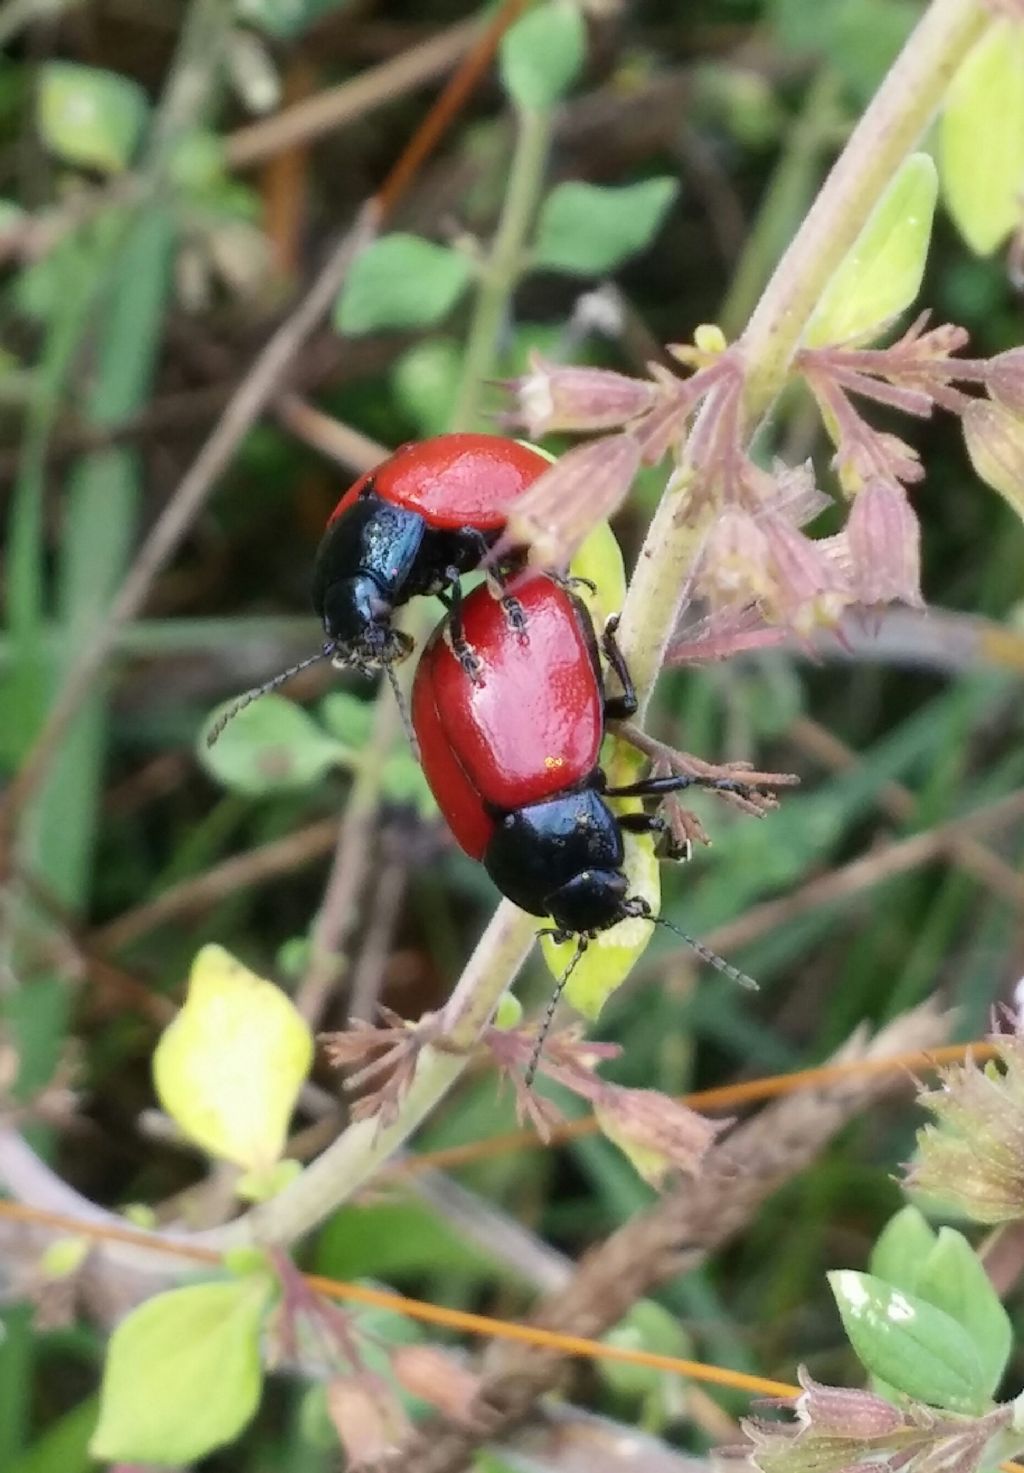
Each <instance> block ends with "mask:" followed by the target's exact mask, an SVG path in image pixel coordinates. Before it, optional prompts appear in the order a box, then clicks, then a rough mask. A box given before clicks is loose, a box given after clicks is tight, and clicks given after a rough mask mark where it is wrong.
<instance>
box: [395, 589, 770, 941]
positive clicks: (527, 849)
mask: <svg viewBox="0 0 1024 1473" xmlns="http://www.w3.org/2000/svg"><path fill="white" fill-rule="evenodd" d="M513 603H514V604H515V605H516V606H517V607H516V609H515V612H514V614H511V613H510V610H509V607H508V606H509V604H513ZM461 613H462V638H463V640H464V642H465V645H466V646H468V650H469V651H470V653H471V656H472V658H471V660H469V661H467V659H466V658H465V651H464V650H461V649H458V648H456V647H454V645H453V641H452V638H451V625H450V618H447V619H445V620H443V621H442V623H441V624H440V625H439V627H438V628H437V629H436V630H435V631H434V633H433V635H432V636H431V638H430V641H429V642H428V644H427V646H426V648H425V649H424V651H423V655H422V658H421V659H420V663H419V666H418V668H417V671H416V676H415V680H414V682H413V690H412V721H413V727H414V729H415V732H416V736H417V739H418V741H419V746H420V754H421V760H422V763H423V770H424V772H425V773H426V777H427V782H428V783H429V784H430V787H431V790H432V792H433V794H434V797H435V798H436V800H437V803H438V806H439V808H440V809H441V812H442V813H443V814H444V816H445V818H446V819H447V821H448V824H449V826H450V827H451V830H452V833H453V834H454V835H455V838H456V839H457V840H458V842H459V844H460V845H461V846H462V848H463V849H464V850H465V851H466V853H467V854H469V855H471V856H472V857H473V858H474V859H478V860H481V861H482V863H483V864H484V866H485V868H486V869H487V872H488V873H489V874H490V876H491V878H492V879H493V881H494V883H495V884H496V885H497V887H498V889H499V890H501V891H502V893H503V894H504V895H507V896H508V898H509V899H510V900H512V901H513V902H514V903H515V904H516V905H518V906H519V907H520V908H521V909H522V910H525V911H528V912H529V913H530V914H531V915H536V916H548V915H549V916H550V917H551V918H552V920H553V921H554V927H555V931H554V934H555V935H556V937H557V938H558V939H560V940H566V939H568V938H569V937H570V936H576V937H578V938H580V940H581V942H582V943H584V944H585V942H586V940H587V939H588V938H592V937H593V936H594V935H596V933H597V932H599V931H603V930H606V929H607V928H608V927H609V926H614V925H615V924H616V923H617V922H618V921H622V920H625V919H626V918H627V917H630V916H648V917H651V919H652V920H653V919H654V917H653V916H651V911H650V907H649V906H648V904H647V902H646V901H645V900H643V899H641V898H640V897H638V896H630V895H629V894H628V893H627V891H628V881H627V879H626V875H625V873H624V871H623V868H622V866H623V860H624V857H625V856H624V849H623V842H622V834H623V831H629V832H633V833H654V832H664V831H665V823H664V821H663V820H662V819H661V818H659V817H658V816H657V815H655V814H649V813H629V814H616V813H613V812H612V810H611V808H610V807H609V806H608V804H607V803H606V802H605V799H606V798H615V797H618V798H627V797H639V798H646V797H658V796H661V795H663V794H665V793H669V792H676V791H678V790H680V789H682V788H686V787H690V786H692V785H695V784H696V785H700V786H705V787H714V788H719V789H726V790H728V791H733V792H738V793H742V794H745V795H749V793H750V789H749V787H747V786H746V785H744V784H743V783H740V782H737V781H734V780H733V779H728V778H708V779H705V778H700V777H690V776H671V777H649V778H644V779H642V780H641V781H639V782H636V783H631V784H629V785H628V786H625V787H618V788H612V787H609V786H608V785H607V781H606V778H605V775H604V773H603V772H602V770H601V767H600V765H599V755H600V749H601V742H602V739H603V737H604V729H605V722H606V720H607V719H609V718H611V719H619V718H623V717H626V716H629V715H632V713H633V712H634V711H635V710H636V694H635V692H634V690H633V686H632V683H631V681H630V678H629V672H628V670H627V668H626V665H625V661H624V660H623V658H622V655H621V653H620V651H619V649H618V646H617V645H616V643H615V622H614V621H610V622H609V625H608V627H607V629H606V630H605V633H604V638H603V646H604V651H605V654H606V656H607V658H608V662H609V664H610V666H611V668H612V669H613V670H614V671H615V674H616V676H617V678H618V679H619V681H620V682H621V684H622V693H621V695H615V696H609V695H607V694H606V692H605V689H604V679H603V674H602V670H601V662H600V659H599V655H598V646H597V639H596V636H595V633H594V626H593V624H592V622H591V619H590V615H589V614H588V612H587V610H586V608H585V606H584V605H583V604H582V603H581V601H580V600H579V599H578V598H577V597H576V596H575V595H574V594H573V593H572V592H571V590H570V589H569V588H568V587H566V586H565V585H564V584H562V583H559V582H556V581H554V580H552V579H550V578H547V577H543V576H537V577H534V578H532V579H531V580H530V581H529V582H527V583H526V584H524V585H523V586H522V588H521V589H519V590H517V593H516V598H515V599H514V600H509V599H506V600H498V599H495V598H493V597H492V596H491V594H490V592H489V590H488V589H487V588H485V587H480V588H477V589H475V590H474V591H473V592H472V593H471V594H469V596H468V597H467V598H466V599H465V600H464V601H463V604H462V611H461ZM687 939H689V938H687ZM698 949H699V950H701V953H702V955H703V954H707V953H706V952H705V951H704V949H703V948H699V947H698ZM716 960H717V959H716Z"/></svg>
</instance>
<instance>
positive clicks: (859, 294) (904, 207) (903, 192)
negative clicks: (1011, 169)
mask: <svg viewBox="0 0 1024 1473" xmlns="http://www.w3.org/2000/svg"><path fill="white" fill-rule="evenodd" d="M937 192H938V176H937V174H936V172H935V165H934V163H933V162H932V160H931V158H930V157H929V156H928V154H926V153H915V154H911V156H910V158H908V159H906V160H905V161H904V163H903V165H902V167H901V168H900V170H899V171H898V173H897V174H896V177H895V178H894V179H893V181H892V183H891V184H890V185H889V187H888V189H887V190H886V191H885V193H884V194H883V195H882V198H881V199H880V200H879V201H878V204H877V205H876V206H875V208H874V209H873V210H872V211H871V214H870V215H869V216H868V219H867V222H866V224H865V225H864V228H863V229H862V230H861V232H860V234H859V235H858V237H857V239H856V240H855V241H854V243H853V245H852V247H851V248H850V250H849V252H848V253H847V255H846V256H845V257H844V259H843V261H842V263H841V264H840V266H839V268H838V270H837V271H836V273H835V275H834V276H833V277H832V279H831V281H830V282H829V284H828V286H827V287H826V288H825V291H824V293H823V294H822V298H821V301H820V302H819V303H818V307H817V310H816V311H815V313H814V316H813V317H812V318H811V321H810V325H809V326H808V329H807V333H806V335H805V337H804V343H805V345H806V346H807V347H809V348H816V347H821V346H822V345H823V344H826V343H849V342H865V341H867V340H868V339H870V338H873V337H877V336H878V335H879V333H880V332H881V331H882V330H883V328H884V327H885V325H886V324H887V323H888V322H891V321H892V319H893V318H894V317H896V316H898V315H899V313H900V312H902V311H903V310H904V308H906V307H909V306H910V304H911V302H913V300H914V298H915V297H916V296H917V294H918V292H919V291H920V289H921V277H922V276H923V275H924V267H925V262H926V260H927V259H928V244H929V241H930V240H931V233H932V218H933V216H934V214H935V197H936V194H937Z"/></svg>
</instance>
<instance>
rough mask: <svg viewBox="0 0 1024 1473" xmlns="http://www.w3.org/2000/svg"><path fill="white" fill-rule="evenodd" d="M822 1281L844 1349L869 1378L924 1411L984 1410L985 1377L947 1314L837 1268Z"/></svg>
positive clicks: (967, 1340)
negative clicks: (844, 1335) (926, 1408)
mask: <svg viewBox="0 0 1024 1473" xmlns="http://www.w3.org/2000/svg"><path fill="white" fill-rule="evenodd" d="M828 1280H829V1284H830V1285H831V1288H832V1293H833V1294H834V1295H835V1299H836V1303H837V1305H838V1306H839V1313H840V1314H841V1315H842V1319H843V1326H844V1328H845V1330H846V1333H847V1335H848V1337H849V1340H850V1344H851V1345H852V1346H853V1349H854V1351H855V1352H856V1355H857V1358H858V1359H859V1360H860V1362H861V1364H862V1365H863V1366H864V1367H865V1369H866V1370H868V1371H870V1372H871V1374H872V1375H874V1376H877V1377H879V1378H880V1379H881V1380H882V1381H885V1382H886V1383H887V1384H888V1385H889V1386H893V1387H895V1388H896V1390H897V1391H902V1392H904V1393H905V1395H907V1396H912V1397H913V1398H914V1399H915V1400H916V1401H923V1402H925V1403H926V1404H927V1405H929V1406H935V1407H942V1408H944V1409H945V1410H947V1411H951V1412H970V1413H979V1412H982V1411H983V1410H985V1408H986V1407H987V1405H988V1392H987V1384H986V1376H985V1373H984V1371H983V1369H982V1365H981V1361H980V1359H979V1357H978V1353H977V1350H976V1349H975V1347H974V1344H973V1341H972V1340H971V1337H970V1336H969V1335H968V1334H967V1332H966V1331H965V1330H964V1329H963V1328H962V1326H960V1325H958V1324H957V1322H956V1320H954V1319H953V1318H952V1317H951V1316H950V1315H948V1314H946V1313H945V1312H944V1311H943V1310H941V1309H937V1308H936V1307H935V1306H934V1305H932V1304H929V1303H928V1302H927V1301H926V1300H924V1299H919V1298H917V1297H916V1296H915V1295H912V1294H905V1293H904V1292H903V1290H902V1289H894V1288H893V1286H892V1285H891V1284H886V1283H884V1282H883V1281H882V1280H881V1279H876V1278H875V1277H874V1275H873V1274H861V1273H855V1272H854V1271H853V1270H852V1269H840V1270H838V1271H837V1272H835V1273H830V1274H829V1276H828Z"/></svg>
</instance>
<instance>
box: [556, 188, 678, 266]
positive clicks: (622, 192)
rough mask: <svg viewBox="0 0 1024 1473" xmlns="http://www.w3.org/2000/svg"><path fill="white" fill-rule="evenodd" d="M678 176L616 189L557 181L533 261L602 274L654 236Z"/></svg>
mask: <svg viewBox="0 0 1024 1473" xmlns="http://www.w3.org/2000/svg"><path fill="white" fill-rule="evenodd" d="M678 190H679V186H678V184H677V183H676V181H675V180H674V179H669V178H659V179H645V180H643V182H642V183H640V184H627V185H625V186H623V187H622V188H617V189H612V188H606V187H603V186H600V185H597V184H583V183H580V182H578V181H571V182H570V183H568V184H558V185H556V186H555V188H554V189H553V190H552V191H551V193H550V194H549V195H548V197H547V199H546V200H545V201H544V204H543V205H542V206H541V211H540V219H539V221H538V224H537V239H536V242H535V244H534V248H533V265H534V266H535V267H541V268H544V269H546V270H550V271H566V272H568V273H569V274H570V275H574V276H601V275H603V274H604V273H605V272H606V271H613V270H614V269H615V267H616V266H620V265H621V264H622V262H623V261H625V260H626V259H627V258H628V257H629V256H635V255H636V254H637V252H638V251H642V250H643V249H644V248H645V247H646V246H648V245H649V244H650V242H651V241H652V240H653V239H654V236H655V235H656V233H657V231H658V228H659V227H660V225H661V223H662V221H663V220H664V218H665V216H666V214H667V213H668V210H669V207H670V206H671V204H672V202H673V200H674V199H675V197H676V194H677V193H678Z"/></svg>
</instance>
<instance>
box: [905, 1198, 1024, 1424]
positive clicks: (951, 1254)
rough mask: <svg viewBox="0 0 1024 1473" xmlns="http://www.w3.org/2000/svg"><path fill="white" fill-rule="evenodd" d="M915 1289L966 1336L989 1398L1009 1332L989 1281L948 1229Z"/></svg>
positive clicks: (1000, 1372) (1005, 1354)
mask: <svg viewBox="0 0 1024 1473" xmlns="http://www.w3.org/2000/svg"><path fill="white" fill-rule="evenodd" d="M915 1289H916V1292H917V1294H918V1295H919V1296H920V1297H921V1298H922V1299H927V1301H928V1303H929V1304H934V1305H935V1306H936V1308H937V1309H943V1310H945V1312H946V1313H947V1314H948V1315H950V1316H951V1317H952V1318H953V1319H954V1320H956V1322H957V1324H959V1325H962V1326H963V1328H964V1329H965V1330H966V1332H967V1334H968V1335H969V1336H970V1338H971V1339H972V1340H973V1342H974V1348H975V1350H976V1351H977V1353H978V1359H979V1360H980V1361H981V1369H982V1374H983V1377H984V1385H985V1390H986V1392H987V1394H988V1395H989V1396H991V1395H993V1393H994V1392H995V1389H996V1387H997V1386H998V1385H999V1382H1000V1380H1001V1379H1002V1375H1003V1372H1004V1371H1005V1370H1006V1363H1007V1361H1008V1360H1009V1358H1010V1349H1011V1346H1012V1343H1013V1332H1012V1329H1011V1326H1010V1317H1009V1315H1008V1314H1007V1313H1006V1310H1005V1309H1004V1308H1003V1306H1002V1304H1001V1303H1000V1300H999V1295H998V1294H997V1293H996V1291H995V1289H994V1288H993V1286H992V1280H991V1279H990V1278H989V1276H988V1274H987V1273H986V1272H985V1270H984V1268H983V1266H982V1264H981V1261H980V1259H979V1258H978V1255H977V1254H976V1253H975V1251H974V1249H973V1248H972V1247H971V1245H970V1243H968V1241H967V1239H966V1238H965V1237H964V1235H963V1233H958V1232H957V1231H956V1229H955V1228H950V1227H944V1228H941V1229H940V1230H939V1235H938V1239H937V1240H936V1242H935V1244H934V1246H933V1247H932V1249H931V1252H930V1253H929V1254H928V1256H927V1257H926V1258H925V1259H924V1260H923V1261H922V1263H921V1265H920V1272H919V1273H918V1276H917V1284H916V1285H915Z"/></svg>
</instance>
